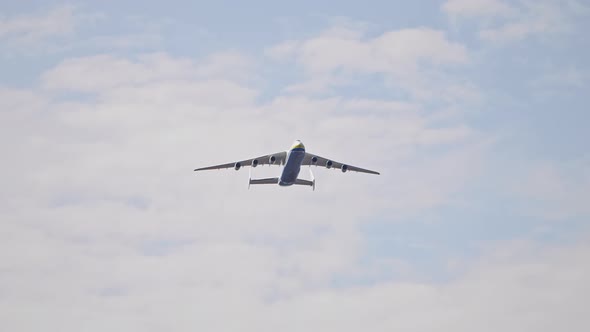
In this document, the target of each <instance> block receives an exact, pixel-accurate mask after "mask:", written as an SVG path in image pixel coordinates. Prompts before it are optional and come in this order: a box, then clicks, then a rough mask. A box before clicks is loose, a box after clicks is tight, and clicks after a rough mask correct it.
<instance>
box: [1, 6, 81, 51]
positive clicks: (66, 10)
mask: <svg viewBox="0 0 590 332" xmlns="http://www.w3.org/2000/svg"><path fill="white" fill-rule="evenodd" d="M76 24H77V18H76V16H75V10H74V7H72V6H62V7H58V8H54V9H52V10H50V11H49V12H47V13H44V14H38V15H23V16H16V17H12V18H4V19H1V20H0V39H2V38H11V39H17V40H21V41H26V42H34V41H38V40H39V39H42V38H47V37H52V36H61V35H67V34H71V33H72V32H73V31H74V28H75V26H76Z"/></svg>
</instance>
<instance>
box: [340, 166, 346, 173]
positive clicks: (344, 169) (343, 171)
mask: <svg viewBox="0 0 590 332" xmlns="http://www.w3.org/2000/svg"><path fill="white" fill-rule="evenodd" d="M340 170H341V171H342V173H346V171H348V166H346V165H342V166H341V167H340Z"/></svg>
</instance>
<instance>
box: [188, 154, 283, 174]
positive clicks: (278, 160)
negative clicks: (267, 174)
mask: <svg viewBox="0 0 590 332" xmlns="http://www.w3.org/2000/svg"><path fill="white" fill-rule="evenodd" d="M286 159H287V152H286V151H283V152H277V153H273V154H268V155H265V156H261V157H257V158H252V159H246V160H241V161H234V162H231V163H227V164H220V165H214V166H207V167H201V168H196V169H195V171H206V170H211V169H226V168H235V169H236V170H238V169H240V168H241V167H245V166H254V167H256V166H258V165H282V164H284V163H285V162H286Z"/></svg>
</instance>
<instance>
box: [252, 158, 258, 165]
mask: <svg viewBox="0 0 590 332" xmlns="http://www.w3.org/2000/svg"><path fill="white" fill-rule="evenodd" d="M256 166H258V159H254V160H252V167H256Z"/></svg>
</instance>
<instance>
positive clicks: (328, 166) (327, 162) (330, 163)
mask: <svg viewBox="0 0 590 332" xmlns="http://www.w3.org/2000/svg"><path fill="white" fill-rule="evenodd" d="M333 164H334V163H333V162H332V161H331V160H328V161H326V168H332V165H333Z"/></svg>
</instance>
